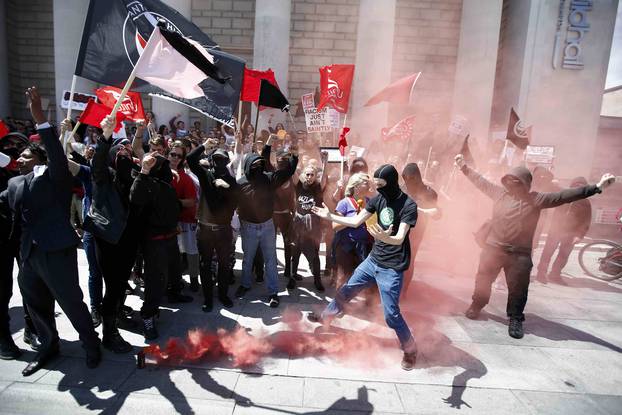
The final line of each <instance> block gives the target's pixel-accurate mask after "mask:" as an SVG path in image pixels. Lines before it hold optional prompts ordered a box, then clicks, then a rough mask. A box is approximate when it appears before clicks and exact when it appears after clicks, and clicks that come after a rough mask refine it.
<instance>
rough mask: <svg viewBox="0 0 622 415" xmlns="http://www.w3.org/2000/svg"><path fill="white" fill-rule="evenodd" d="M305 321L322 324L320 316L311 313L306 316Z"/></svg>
mask: <svg viewBox="0 0 622 415" xmlns="http://www.w3.org/2000/svg"><path fill="white" fill-rule="evenodd" d="M307 320H309V321H310V322H311V323H323V320H322V316H321V315H320V314H317V313H315V312H313V311H312V312H310V313H309V314H307Z"/></svg>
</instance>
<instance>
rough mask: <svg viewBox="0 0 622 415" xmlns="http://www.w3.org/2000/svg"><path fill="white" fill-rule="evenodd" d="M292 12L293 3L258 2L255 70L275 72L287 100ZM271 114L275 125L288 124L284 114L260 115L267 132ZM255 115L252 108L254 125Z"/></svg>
mask: <svg viewBox="0 0 622 415" xmlns="http://www.w3.org/2000/svg"><path fill="white" fill-rule="evenodd" d="M291 8H292V5H291V0H257V2H256V4H255V39H254V44H253V69H257V70H266V69H268V68H272V70H273V71H274V74H275V78H276V81H277V83H278V84H279V88H280V89H281V91H282V92H283V94H284V95H285V96H288V89H287V83H288V75H289V31H290V19H291V17H290V15H291ZM291 104H295V103H291ZM270 113H272V114H274V116H275V118H274V120H273V123H275V122H280V121H281V122H282V121H285V117H286V115H283V114H281V112H280V111H279V110H265V111H262V112H261V114H262V119H260V120H259V125H260V126H262V128H265V125H266V123H267V118H268V116H269V114H270ZM255 115H256V107H255V106H254V105H253V109H252V114H251V118H252V121H251V122H252V123H253V124H254V123H255ZM264 118H265V119H264Z"/></svg>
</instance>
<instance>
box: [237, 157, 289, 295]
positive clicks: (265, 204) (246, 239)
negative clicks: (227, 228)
mask: <svg viewBox="0 0 622 415" xmlns="http://www.w3.org/2000/svg"><path fill="white" fill-rule="evenodd" d="M265 164H266V160H265V159H264V158H263V157H261V156H260V155H258V154H254V153H250V154H248V155H247V156H246V158H245V159H244V176H242V177H241V178H240V179H239V181H238V184H239V185H240V197H239V200H238V215H239V216H240V234H241V236H242V250H243V251H244V260H243V262H242V282H241V284H240V286H239V287H238V289H237V290H236V297H243V296H244V295H245V294H246V292H247V291H248V290H250V285H251V268H252V264H253V259H254V257H255V251H256V250H257V247H260V248H261V251H262V253H263V257H264V264H265V268H266V277H267V283H268V291H269V292H270V307H278V306H279V297H278V292H279V285H278V280H277V265H276V235H275V231H274V222H273V221H272V215H273V214H274V199H275V192H276V189H278V188H279V187H281V186H282V185H283V184H284V183H285V182H286V181H287V180H288V179H289V178H290V177H292V175H293V174H294V172H295V171H296V166H297V164H298V154H297V153H296V152H295V151H293V152H292V157H291V159H290V162H289V165H288V166H286V167H285V168H283V169H278V170H276V171H275V172H266V171H265Z"/></svg>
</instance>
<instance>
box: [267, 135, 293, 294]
mask: <svg viewBox="0 0 622 415" xmlns="http://www.w3.org/2000/svg"><path fill="white" fill-rule="evenodd" d="M272 139H273V136H272V135H271V136H270V137H268V141H267V142H266V145H265V146H264V148H263V151H262V157H263V158H264V159H265V160H266V161H268V160H270V153H271V149H272ZM289 158H290V155H289V153H288V152H286V151H285V150H282V149H281V150H278V151H277V152H276V168H275V167H274V166H273V165H272V163H270V162H267V163H266V170H267V171H275V170H276V169H286V168H287V166H288V165H289ZM275 195H276V199H275V200H274V215H272V220H273V221H274V228H275V231H280V232H281V235H282V236H283V251H284V255H285V270H284V273H283V276H284V277H285V278H286V279H287V280H288V285H287V288H289V289H293V288H294V287H295V286H296V281H295V280H292V279H294V278H297V275H296V274H294V275H292V242H293V237H294V216H293V215H294V212H295V210H296V202H295V197H296V189H295V185H294V182H293V180H292V179H291V178H290V179H289V180H287V181H286V182H285V183H284V184H283V185H282V186H281V187H279V188H278V189H277V190H276V192H275ZM262 266H263V265H262Z"/></svg>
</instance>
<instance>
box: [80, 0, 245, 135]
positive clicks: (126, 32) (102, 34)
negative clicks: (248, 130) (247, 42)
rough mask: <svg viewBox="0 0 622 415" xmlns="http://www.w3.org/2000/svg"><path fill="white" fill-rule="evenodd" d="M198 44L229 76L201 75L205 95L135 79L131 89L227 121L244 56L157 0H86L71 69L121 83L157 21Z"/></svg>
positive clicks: (235, 100)
mask: <svg viewBox="0 0 622 415" xmlns="http://www.w3.org/2000/svg"><path fill="white" fill-rule="evenodd" d="M158 20H164V22H165V23H166V27H167V29H168V30H171V31H175V32H178V33H181V34H182V35H183V36H185V37H188V38H191V39H193V40H194V41H196V42H198V43H200V44H201V45H202V46H203V47H204V48H205V49H207V50H208V51H209V53H210V54H212V55H213V56H214V65H216V67H218V69H219V71H220V73H222V74H224V75H225V76H230V77H231V78H230V79H228V80H227V81H226V82H225V83H224V84H221V83H219V82H218V81H216V80H214V79H210V78H208V79H206V80H205V81H203V82H202V83H201V84H200V87H201V88H202V89H203V92H204V93H205V96H204V97H200V98H195V99H183V98H179V97H177V96H173V95H171V94H168V93H166V92H165V91H162V90H161V89H159V88H157V87H155V86H153V85H150V84H148V83H146V82H144V81H142V80H140V79H137V80H135V81H134V84H133V85H132V90H133V91H137V92H142V93H149V94H150V95H154V96H159V97H161V98H165V99H169V100H172V101H176V102H179V103H182V104H185V105H187V106H189V107H192V108H194V109H196V110H197V111H199V112H201V113H203V114H205V115H207V116H208V117H211V118H214V119H215V120H217V121H221V122H224V123H227V124H230V123H231V122H232V120H233V114H234V113H235V110H236V108H237V106H238V102H239V99H240V88H241V87H242V77H243V76H244V60H243V59H241V58H238V57H237V56H233V55H230V54H228V53H225V52H223V51H222V50H220V48H219V47H218V45H217V44H216V43H215V42H214V41H213V40H212V39H210V37H209V36H207V35H206V34H205V33H203V32H202V31H201V29H199V28H198V27H196V26H195V25H194V24H193V23H192V22H190V21H188V20H187V19H186V18H185V17H183V16H182V15H181V14H180V13H179V12H178V11H176V10H174V9H172V8H171V7H169V6H167V5H166V4H164V3H162V2H161V1H159V0H91V3H90V5H89V10H88V14H87V17H86V22H85V23H84V32H83V34H82V43H81V45H80V54H79V56H78V62H77V64H76V70H75V74H76V75H78V76H81V77H83V78H86V79H90V80H92V81H95V82H99V83H102V84H106V85H112V86H116V87H119V88H122V87H123V85H124V83H125V81H126V80H127V78H128V77H129V75H130V72H132V69H133V67H134V64H135V63H136V61H137V60H138V58H139V56H140V54H141V53H142V50H143V48H144V46H145V44H146V43H147V40H148V39H149V36H150V35H151V32H152V31H153V29H154V28H155V27H156V25H157V24H158Z"/></svg>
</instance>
